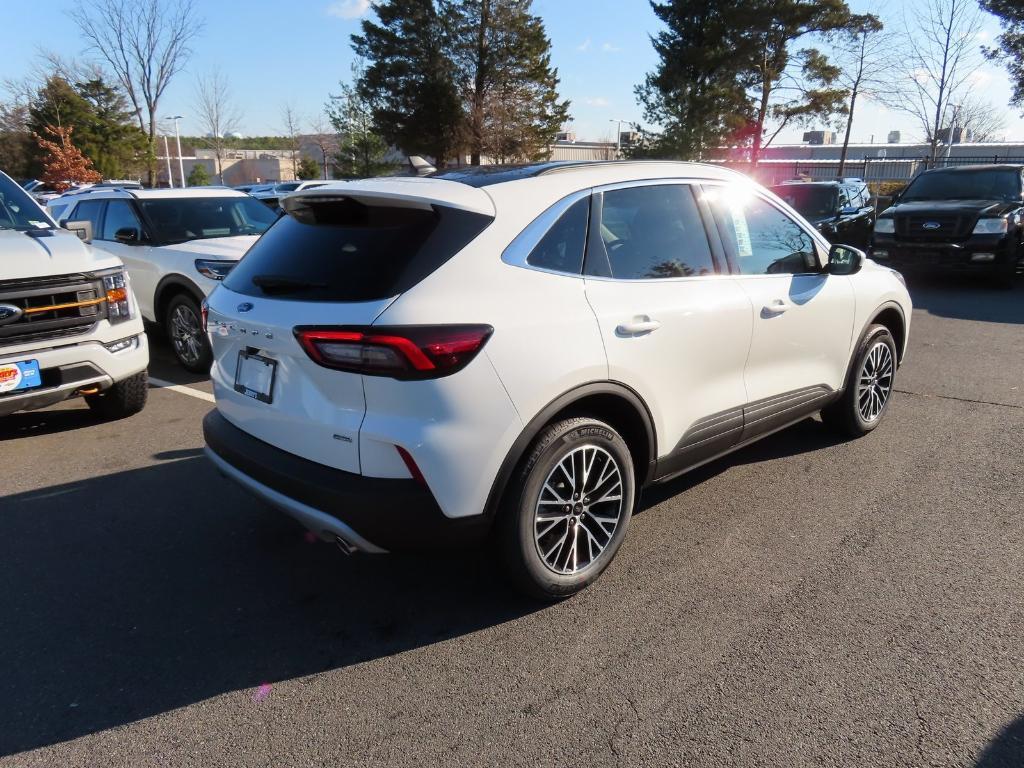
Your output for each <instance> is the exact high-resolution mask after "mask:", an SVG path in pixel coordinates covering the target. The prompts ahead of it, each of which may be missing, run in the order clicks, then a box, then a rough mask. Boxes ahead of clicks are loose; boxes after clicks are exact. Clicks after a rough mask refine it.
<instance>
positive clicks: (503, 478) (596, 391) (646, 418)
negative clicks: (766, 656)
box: [484, 381, 658, 519]
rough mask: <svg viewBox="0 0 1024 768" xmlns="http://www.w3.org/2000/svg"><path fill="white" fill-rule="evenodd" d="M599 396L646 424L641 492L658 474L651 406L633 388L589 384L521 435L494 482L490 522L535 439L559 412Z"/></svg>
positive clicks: (489, 499) (486, 509)
mask: <svg viewBox="0 0 1024 768" xmlns="http://www.w3.org/2000/svg"><path fill="white" fill-rule="evenodd" d="M595 395H606V396H608V395H610V396H612V397H617V398H619V399H620V400H622V401H623V402H624V403H626V404H627V405H628V406H629V407H631V408H632V409H633V410H634V411H636V415H637V416H638V417H639V418H640V421H641V422H642V423H643V426H644V431H645V432H646V437H647V451H648V453H647V468H646V470H645V474H644V477H642V478H638V483H637V485H638V491H639V488H642V487H643V486H645V485H647V484H648V483H649V482H650V481H651V479H652V478H653V474H654V467H655V463H656V461H657V456H658V454H657V434H656V433H655V428H654V419H653V417H652V416H651V412H650V409H649V408H648V407H647V404H646V403H645V402H644V401H643V399H642V398H641V397H640V395H639V394H637V393H636V392H635V391H634V390H632V389H631V388H630V387H628V386H626V385H625V384H622V383H620V382H617V381H592V382H589V383H586V384H581V385H579V386H577V387H574V388H573V389H570V390H568V391H567V392H563V393H562V394H561V395H559V396H558V397H556V398H555V399H554V400H552V401H551V402H550V403H548V404H547V405H546V406H544V407H543V408H541V409H540V411H538V412H537V414H536V415H535V416H534V417H533V418H532V419H530V421H529V422H528V423H527V424H526V426H525V427H524V428H523V430H522V431H521V432H520V433H519V436H518V437H517V438H516V439H515V441H514V442H513V443H512V447H511V448H510V449H509V450H508V452H507V453H506V454H505V458H504V460H503V461H502V463H501V467H500V468H499V470H498V474H497V475H496V476H495V478H494V482H493V483H492V484H491V490H490V493H489V494H488V495H487V502H486V505H485V507H484V515H485V516H486V517H488V518H490V519H493V518H494V517H495V516H496V514H497V512H498V508H499V507H500V505H501V500H502V497H503V496H504V495H505V489H506V488H507V486H508V483H509V481H510V480H511V479H512V475H513V473H514V472H515V470H516V467H518V466H519V463H520V462H521V461H522V459H523V456H524V455H525V454H526V452H527V451H528V450H529V447H530V445H531V444H532V443H533V441H534V439H535V438H536V437H537V435H538V434H540V431H541V430H542V429H543V428H544V427H545V426H546V425H547V424H549V423H550V422H551V420H552V419H553V418H554V416H555V415H557V414H558V413H559V412H561V411H564V410H565V409H567V408H570V407H571V406H573V405H574V404H575V403H578V402H581V401H583V400H585V399H587V398H589V397H592V396H595Z"/></svg>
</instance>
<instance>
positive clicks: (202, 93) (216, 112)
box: [195, 69, 242, 184]
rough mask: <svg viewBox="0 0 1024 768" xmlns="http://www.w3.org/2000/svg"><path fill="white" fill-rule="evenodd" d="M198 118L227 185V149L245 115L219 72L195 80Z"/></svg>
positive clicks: (218, 178)
mask: <svg viewBox="0 0 1024 768" xmlns="http://www.w3.org/2000/svg"><path fill="white" fill-rule="evenodd" d="M195 98H196V104H195V112H196V117H197V118H198V119H199V124H200V125H201V126H202V129H203V131H205V133H206V135H205V136H204V137H203V141H204V142H205V143H206V145H207V146H208V147H210V149H212V150H213V153H214V155H215V156H216V159H217V181H218V183H220V184H223V183H224V150H225V149H227V143H228V142H227V140H228V139H229V138H230V136H231V134H232V133H236V132H237V131H238V127H239V125H240V124H241V122H242V113H241V111H239V109H238V107H237V106H236V105H235V103H234V101H233V100H232V98H231V86H230V84H229V83H228V79H227V78H226V77H225V76H224V74H223V73H222V72H221V71H220V70H219V69H214V70H213V71H211V72H210V73H209V74H207V75H206V76H205V77H200V78H199V79H198V80H196V95H195Z"/></svg>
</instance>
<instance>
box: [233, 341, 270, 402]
mask: <svg viewBox="0 0 1024 768" xmlns="http://www.w3.org/2000/svg"><path fill="white" fill-rule="evenodd" d="M276 370H277V362H276V361H275V360H271V359H270V358H269V357H263V355H256V354H253V353H251V352H239V353H238V367H237V368H236V369H235V391H236V392H241V393H242V394H243V395H246V396H247V397H251V398H253V399H254V400H259V401H260V402H262V403H269V402H270V400H271V398H272V397H273V393H274V372H275V371H276Z"/></svg>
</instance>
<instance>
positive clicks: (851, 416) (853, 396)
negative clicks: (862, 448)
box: [821, 325, 898, 437]
mask: <svg viewBox="0 0 1024 768" xmlns="http://www.w3.org/2000/svg"><path fill="white" fill-rule="evenodd" d="M879 344H884V345H885V346H886V347H888V350H889V361H890V364H891V371H890V372H889V378H888V380H885V379H884V378H882V379H880V380H879V379H876V380H875V381H873V382H871V384H872V386H876V385H877V388H876V394H877V393H878V392H880V391H881V390H882V389H883V386H884V388H885V391H884V399H883V400H882V402H881V406H880V407H879V408H878V410H877V414H875V415H873V416H872V417H871V418H867V417H866V416H865V413H864V407H863V406H864V401H863V400H862V395H863V394H864V393H862V391H861V389H860V385H861V379H862V375H863V374H864V373H865V371H866V368H865V365H866V364H867V361H868V356H869V355H870V354H872V352H873V351H874V350H875V349H876V347H877V346H878V345H879ZM879 354H880V356H881V357H883V358H884V355H882V354H881V353H879ZM897 360H898V357H897V351H896V342H895V341H894V340H893V338H892V334H891V333H890V332H889V329H888V328H886V327H885V326H884V325H872V326H871V327H870V328H868V330H867V333H865V334H864V337H863V338H862V339H861V342H860V344H859V345H858V347H857V352H856V353H855V354H854V356H853V364H852V365H851V366H850V372H849V373H848V374H847V377H846V385H845V387H844V388H843V393H842V396H841V397H840V398H839V399H838V400H836V401H835V402H834V403H832V404H831V405H829V406H827V407H826V408H824V409H823V410H822V412H821V419H822V421H823V422H825V424H827V425H828V426H830V427H832V428H834V429H835V430H837V431H838V432H840V433H842V434H844V435H848V436H850V437H861V436H863V435H866V434H867V433H868V432H871V431H872V430H873V429H875V428H876V427H877V426H878V425H879V424H880V423H881V421H882V417H884V416H885V412H886V411H887V410H889V403H890V402H891V401H892V393H893V390H894V388H895V386H896V371H897V368H898V365H897ZM883 370H884V368H883ZM867 378H868V380H869V381H870V380H871V375H870V373H869V375H868V377H867ZM868 397H869V398H870V397H871V395H870V393H869V395H868ZM872 403H875V404H876V403H877V401H872ZM874 407H875V405H873V406H872V407H871V409H869V415H870V410H872V409H873V408H874Z"/></svg>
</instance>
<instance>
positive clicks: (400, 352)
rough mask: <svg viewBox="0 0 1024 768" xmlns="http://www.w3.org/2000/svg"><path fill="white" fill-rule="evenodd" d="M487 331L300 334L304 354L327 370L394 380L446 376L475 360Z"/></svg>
mask: <svg viewBox="0 0 1024 768" xmlns="http://www.w3.org/2000/svg"><path fill="white" fill-rule="evenodd" d="M493 332H494V329H493V328H492V327H491V326H489V325H406V326H391V327H380V328H376V327H369V328H306V327H302V328H296V329H295V338H296V339H298V341H299V343H300V344H301V345H302V348H303V349H305V350H306V354H308V355H309V356H310V358H312V359H313V361H314V362H316V363H319V364H320V365H322V366H324V367H326V368H335V369H337V370H339V371H351V372H352V373H362V374H366V375H368V376H390V377H392V378H395V379H436V378H440V377H441V376H448V375H449V374H452V373H455V372H456V371H458V370H461V369H462V368H465V367H466V366H467V365H468V364H469V361H470V360H472V359H473V358H474V357H476V354H477V352H479V351H480V350H481V349H482V348H483V346H484V344H485V343H487V339H489V338H490V337H491V334H492V333H493Z"/></svg>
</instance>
